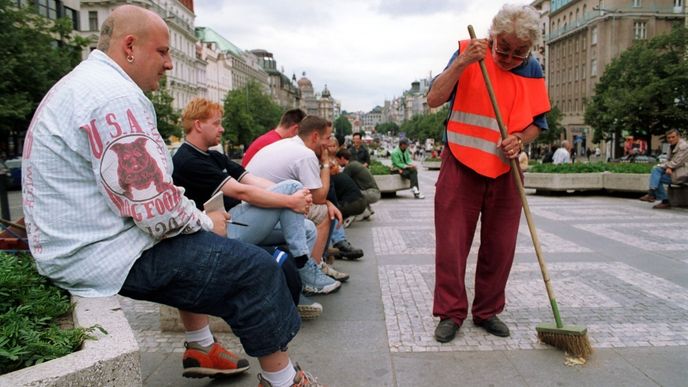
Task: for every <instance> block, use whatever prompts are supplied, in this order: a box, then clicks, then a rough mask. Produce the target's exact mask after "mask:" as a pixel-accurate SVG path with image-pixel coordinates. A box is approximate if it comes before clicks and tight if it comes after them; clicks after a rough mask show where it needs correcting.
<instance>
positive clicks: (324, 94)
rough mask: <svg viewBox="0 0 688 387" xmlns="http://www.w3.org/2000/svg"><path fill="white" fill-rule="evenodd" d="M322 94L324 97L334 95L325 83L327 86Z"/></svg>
mask: <svg viewBox="0 0 688 387" xmlns="http://www.w3.org/2000/svg"><path fill="white" fill-rule="evenodd" d="M321 96H322V97H323V98H330V97H331V96H332V94H330V91H329V90H327V85H325V88H324V89H323V91H322V94H321Z"/></svg>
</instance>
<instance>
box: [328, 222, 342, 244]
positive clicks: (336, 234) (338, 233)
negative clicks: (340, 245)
mask: <svg viewBox="0 0 688 387" xmlns="http://www.w3.org/2000/svg"><path fill="white" fill-rule="evenodd" d="M338 224H339V221H338V220H336V219H335V220H333V221H332V227H331V230H332V231H331V232H330V242H331V243H332V244H333V245H334V244H335V243H337V242H341V241H345V240H346V234H345V233H344V226H339V227H337V225H338Z"/></svg>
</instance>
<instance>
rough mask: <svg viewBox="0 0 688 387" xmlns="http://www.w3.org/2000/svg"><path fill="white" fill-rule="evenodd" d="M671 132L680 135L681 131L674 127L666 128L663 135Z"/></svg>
mask: <svg viewBox="0 0 688 387" xmlns="http://www.w3.org/2000/svg"><path fill="white" fill-rule="evenodd" d="M672 133H676V135H677V136H679V137H681V132H680V131H679V130H678V129H676V128H671V129H669V130H667V131H666V132H665V133H664V135H665V136H668V135H670V134H672Z"/></svg>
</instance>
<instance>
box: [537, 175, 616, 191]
mask: <svg viewBox="0 0 688 387" xmlns="http://www.w3.org/2000/svg"><path fill="white" fill-rule="evenodd" d="M524 176H525V187H526V188H535V189H536V190H542V191H570V190H574V191H590V190H599V189H602V188H603V187H604V186H603V178H602V173H532V172H526V173H524Z"/></svg>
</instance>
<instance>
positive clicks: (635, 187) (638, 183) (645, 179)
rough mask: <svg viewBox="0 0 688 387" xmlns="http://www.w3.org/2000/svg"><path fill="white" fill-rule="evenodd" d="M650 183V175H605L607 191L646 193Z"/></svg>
mask: <svg viewBox="0 0 688 387" xmlns="http://www.w3.org/2000/svg"><path fill="white" fill-rule="evenodd" d="M649 182H650V174H649V173H609V172H605V173H604V189H606V190H607V191H628V192H646V191H647V189H648V184H649Z"/></svg>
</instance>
